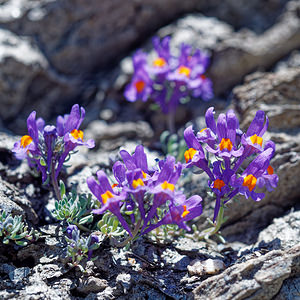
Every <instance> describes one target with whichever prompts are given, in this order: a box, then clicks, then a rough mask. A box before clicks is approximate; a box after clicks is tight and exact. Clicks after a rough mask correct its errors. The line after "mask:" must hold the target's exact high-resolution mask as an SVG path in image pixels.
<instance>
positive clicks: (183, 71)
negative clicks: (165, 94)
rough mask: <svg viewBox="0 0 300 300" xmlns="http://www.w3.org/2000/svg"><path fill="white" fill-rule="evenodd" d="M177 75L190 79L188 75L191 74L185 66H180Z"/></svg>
mask: <svg viewBox="0 0 300 300" xmlns="http://www.w3.org/2000/svg"><path fill="white" fill-rule="evenodd" d="M178 73H179V74H183V75H185V76H186V77H190V74H191V69H190V68H188V67H186V66H180V67H179V68H178Z"/></svg>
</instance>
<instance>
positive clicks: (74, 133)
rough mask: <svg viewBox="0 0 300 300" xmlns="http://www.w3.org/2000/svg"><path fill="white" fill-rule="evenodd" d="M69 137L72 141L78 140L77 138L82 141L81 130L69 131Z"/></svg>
mask: <svg viewBox="0 0 300 300" xmlns="http://www.w3.org/2000/svg"><path fill="white" fill-rule="evenodd" d="M71 135H72V137H73V138H74V139H76V140H78V139H79V138H80V139H81V140H82V141H83V131H81V130H77V129H73V130H72V131H71Z"/></svg>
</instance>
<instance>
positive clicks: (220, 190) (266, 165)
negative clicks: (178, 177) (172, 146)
mask: <svg viewBox="0 0 300 300" xmlns="http://www.w3.org/2000/svg"><path fill="white" fill-rule="evenodd" d="M205 120H206V125H207V128H204V129H202V130H201V131H200V132H198V133H197V135H196V136H195V134H194V132H193V130H192V127H191V126H190V127H188V128H187V129H186V130H185V132H184V138H185V141H186V144H187V146H188V148H189V149H188V150H187V151H186V152H185V159H186V167H187V168H189V167H191V166H197V167H199V168H201V169H203V170H204V171H205V172H206V173H207V174H208V176H209V181H208V185H209V187H210V189H211V190H212V192H213V193H214V194H215V196H216V204H215V210H214V218H213V221H215V220H216V219H217V218H218V216H219V211H220V208H221V206H223V205H224V204H226V203H227V202H228V201H230V200H231V199H232V198H233V197H234V196H235V195H237V194H242V195H244V196H245V197H246V198H249V197H251V198H252V199H254V200H255V201H259V200H261V199H262V198H263V197H264V196H265V194H264V193H260V192H258V191H257V190H256V188H262V187H264V186H265V187H266V188H267V190H269V191H272V190H273V189H274V188H275V187H276V186H277V183H278V176H277V175H276V174H274V171H273V169H272V167H271V166H270V160H271V159H272V157H273V156H274V153H275V144H274V143H273V142H272V141H267V142H265V143H264V144H263V139H262V136H263V134H264V133H265V131H266V130H267V127H268V118H267V117H266V121H265V113H264V112H263V111H258V112H257V113H256V115H255V118H254V119H253V121H252V122H251V124H250V126H249V128H248V130H247V132H246V133H243V132H242V130H241V129H240V128H239V122H238V119H237V117H236V115H235V113H234V112H233V111H232V110H229V111H228V112H227V113H226V114H220V115H219V117H218V120H217V122H216V121H215V119H214V108H213V107H211V108H209V109H208V110H207V112H206V114H205ZM205 145H206V146H205ZM246 159H247V160H246ZM248 160H249V161H250V162H249V163H248V166H244V165H243V167H244V170H242V168H241V166H242V164H243V163H244V162H246V161H248ZM222 211H223V210H222ZM218 222H219V221H218ZM221 223H222V222H219V224H221Z"/></svg>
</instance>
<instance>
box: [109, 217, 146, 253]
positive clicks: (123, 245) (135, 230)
mask: <svg viewBox="0 0 300 300" xmlns="http://www.w3.org/2000/svg"><path fill="white" fill-rule="evenodd" d="M141 225H142V219H139V221H138V222H137V224H136V225H135V227H134V230H133V232H132V236H128V238H126V239H125V240H124V241H123V242H121V243H117V244H116V245H115V246H116V247H118V248H123V247H125V246H126V245H127V243H129V242H131V241H132V240H133V239H134V238H135V237H136V236H137V234H138V232H139V230H140V229H141Z"/></svg>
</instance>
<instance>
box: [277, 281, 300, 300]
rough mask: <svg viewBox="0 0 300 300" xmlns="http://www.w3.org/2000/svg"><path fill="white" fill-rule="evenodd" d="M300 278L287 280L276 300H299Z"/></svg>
mask: <svg viewBox="0 0 300 300" xmlns="http://www.w3.org/2000/svg"><path fill="white" fill-rule="evenodd" d="M299 287H300V276H296V277H293V278H289V279H286V280H285V281H284V282H283V285H282V287H281V289H280V291H279V293H278V294H277V295H276V296H275V297H274V300H299V299H300V288H299Z"/></svg>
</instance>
